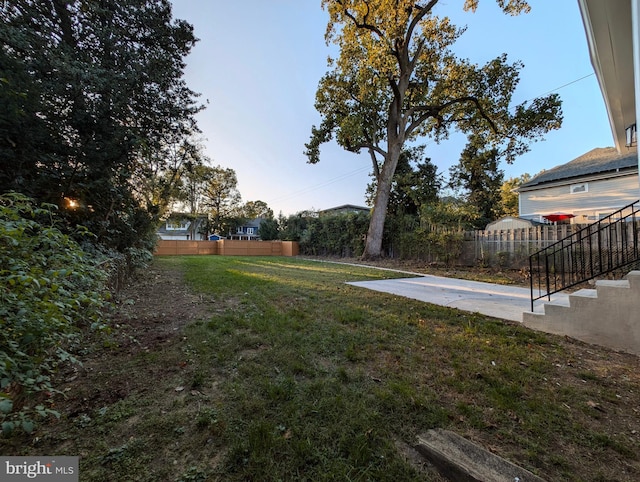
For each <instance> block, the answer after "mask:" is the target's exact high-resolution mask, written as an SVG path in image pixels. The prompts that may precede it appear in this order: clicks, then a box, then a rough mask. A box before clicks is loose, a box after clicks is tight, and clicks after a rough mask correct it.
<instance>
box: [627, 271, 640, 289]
mask: <svg viewBox="0 0 640 482" xmlns="http://www.w3.org/2000/svg"><path fill="white" fill-rule="evenodd" d="M626 278H627V281H628V282H629V287H630V288H631V289H632V290H634V291H636V292H638V293H640V271H631V272H630V273H629V274H628V275H627V276H626Z"/></svg>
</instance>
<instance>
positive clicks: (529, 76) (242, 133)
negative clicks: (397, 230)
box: [172, 0, 613, 215]
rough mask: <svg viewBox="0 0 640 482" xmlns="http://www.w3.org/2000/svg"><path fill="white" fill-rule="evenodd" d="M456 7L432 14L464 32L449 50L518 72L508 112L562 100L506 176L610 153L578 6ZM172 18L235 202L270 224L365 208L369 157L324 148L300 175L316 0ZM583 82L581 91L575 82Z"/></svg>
mask: <svg viewBox="0 0 640 482" xmlns="http://www.w3.org/2000/svg"><path fill="white" fill-rule="evenodd" d="M463 3H464V2H463V0H443V1H441V2H440V4H438V6H437V7H436V11H437V12H438V14H440V15H447V16H449V17H450V18H451V19H452V21H453V23H454V24H456V25H458V26H463V25H467V27H468V30H467V32H466V33H465V34H464V35H463V36H462V37H461V39H460V40H459V41H458V42H457V44H456V45H455V47H454V51H455V52H456V53H457V54H458V55H459V56H460V57H463V58H468V59H469V60H471V61H472V62H475V63H479V64H483V63H485V62H486V61H488V60H490V59H492V58H495V57H496V56H498V55H500V54H502V53H507V55H508V58H509V60H510V61H516V60H520V61H522V62H523V63H524V65H525V67H524V69H523V70H522V71H521V74H520V84H519V86H518V89H517V91H516V93H515V95H514V101H515V102H516V103H520V102H522V101H525V100H530V99H533V98H535V97H537V96H541V95H544V94H547V93H549V92H551V91H554V92H557V93H558V94H560V97H561V98H562V101H563V112H564V122H563V127H562V128H561V129H560V130H557V131H553V132H551V133H549V134H547V136H546V137H545V140H544V141H540V142H537V143H534V144H533V145H532V147H531V151H530V152H529V153H527V154H525V155H524V156H521V157H520V158H518V159H517V160H516V161H515V163H513V164H512V165H506V164H503V165H502V169H503V170H504V171H505V177H506V178H508V177H515V176H520V175H521V174H523V173H525V172H526V173H529V174H536V173H538V172H540V171H541V170H542V169H549V168H552V167H554V166H557V165H559V164H564V163H565V162H568V161H570V160H572V159H574V158H576V157H578V156H580V155H582V154H584V153H585V152H587V151H589V150H591V149H593V148H595V147H607V146H613V138H612V135H611V130H610V128H609V122H608V119H607V115H606V111H605V108H604V102H603V99H602V94H601V93H600V89H599V87H598V83H597V80H596V78H595V76H594V75H593V68H592V66H591V63H590V60H589V53H588V48H587V42H586V38H585V33H584V27H583V25H582V20H581V17H580V12H579V10H578V5H577V1H576V0H562V1H554V2H552V1H549V0H530V1H529V3H530V5H531V7H532V10H531V13H529V14H527V15H521V16H519V17H510V16H507V15H504V14H503V13H502V12H501V11H500V10H499V9H498V8H497V6H496V2H495V0H481V1H480V5H479V8H478V11H477V12H476V13H475V14H472V13H466V12H463V10H462V5H463ZM172 4H173V9H174V17H176V18H181V19H185V20H187V21H188V22H189V23H191V24H192V25H193V26H194V28H195V34H196V37H198V38H199V39H200V41H199V42H198V43H197V44H196V46H195V47H194V49H193V51H192V53H191V55H189V57H188V58H187V69H186V73H185V75H186V81H187V84H188V85H189V87H191V88H192V89H193V90H194V91H196V92H199V93H200V94H201V100H202V101H208V105H207V108H206V109H205V111H203V112H202V113H200V114H199V116H198V122H199V126H200V128H201V130H202V136H203V144H204V147H205V149H204V151H205V153H206V155H207V156H208V157H209V158H210V159H211V161H212V164H213V165H221V166H223V167H230V168H232V169H234V170H235V171H236V174H237V176H238V189H239V190H240V193H241V194H242V198H243V201H256V200H261V201H265V202H267V204H268V205H269V207H271V208H272V209H273V211H274V213H275V214H276V215H277V214H278V213H280V212H282V213H283V214H285V215H289V214H293V213H296V212H298V211H302V210H306V209H325V208H329V207H332V206H338V205H342V204H357V205H365V199H364V193H365V188H366V186H367V184H368V183H369V182H370V177H369V173H370V172H371V161H370V158H369V156H368V155H366V154H362V155H356V154H352V153H349V152H346V151H344V150H342V149H341V148H339V147H338V146H337V145H335V144H333V143H331V144H327V145H325V146H323V149H322V151H321V161H320V163H319V164H316V165H311V164H307V159H306V157H305V156H304V144H305V143H306V142H307V141H308V140H309V136H310V133H311V126H312V125H314V124H315V125H317V124H319V122H320V116H319V114H318V113H317V111H316V110H315V108H314V106H313V105H314V99H315V92H316V88H317V86H318V82H319V80H320V78H321V77H322V76H323V75H324V73H325V72H326V71H327V57H328V56H329V55H330V54H331V53H332V52H333V53H334V54H335V50H333V48H332V47H328V46H327V45H326V44H325V41H324V32H325V28H326V24H327V13H326V12H325V11H323V10H322V9H321V8H320V0H244V1H243V2H233V1H228V0H172ZM579 79H582V80H579ZM422 143H425V144H427V150H426V152H427V155H428V156H430V157H431V159H432V162H434V164H435V165H436V166H438V169H439V171H440V172H442V173H444V174H447V173H448V171H449V167H450V166H451V165H453V164H455V163H456V162H457V160H458V158H459V154H460V151H461V150H462V148H463V147H464V144H465V138H464V137H461V136H452V137H451V138H450V139H449V140H448V141H445V142H443V143H442V144H440V145H437V144H435V143H433V142H430V141H429V140H428V139H425V140H424V142H422Z"/></svg>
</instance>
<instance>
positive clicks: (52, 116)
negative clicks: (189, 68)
mask: <svg viewBox="0 0 640 482" xmlns="http://www.w3.org/2000/svg"><path fill="white" fill-rule="evenodd" d="M0 13H1V17H2V21H1V22H0V45H2V47H1V48H0V72H2V75H1V78H0V162H1V163H2V170H1V171H0V191H1V192H7V191H19V192H22V193H25V194H27V195H29V196H31V197H33V198H35V199H36V200H39V201H46V202H50V203H53V204H56V205H58V206H60V207H61V208H62V210H61V213H62V214H63V215H64V216H65V217H66V219H67V221H68V223H69V224H70V225H74V224H76V223H81V224H84V225H85V226H87V227H88V228H89V229H90V230H91V231H92V232H94V233H95V234H96V235H97V236H98V239H99V241H100V242H101V243H104V244H105V245H107V246H109V247H112V248H116V249H125V248H127V247H129V246H133V245H135V244H137V243H140V242H141V240H145V235H149V234H150V233H152V232H153V231H155V224H154V221H155V220H156V219H157V217H158V216H159V215H160V214H161V211H162V208H163V206H162V203H163V202H164V200H165V199H166V197H167V195H168V193H171V192H173V189H174V187H175V184H176V183H177V182H178V178H177V176H176V172H177V169H178V168H179V167H180V165H181V164H182V163H183V162H186V161H188V158H189V145H188V144H189V143H188V136H190V135H191V134H193V133H194V132H197V126H196V122H195V119H194V115H195V114H196V113H197V112H198V111H199V110H200V108H201V106H199V105H198V104H197V103H196V97H197V95H196V94H195V93H194V92H192V91H191V90H190V89H189V88H188V87H187V86H186V85H185V82H184V80H183V79H182V75H183V69H184V67H185V63H184V58H185V56H186V55H187V54H188V53H189V51H190V50H191V48H192V46H193V45H194V43H195V42H196V38H195V37H194V34H193V28H192V27H191V25H189V24H188V23H186V22H184V21H181V20H174V19H173V18H172V13H171V4H170V2H169V1H168V0H122V1H118V2H113V1H104V0H49V1H44V2H43V1H36V0H15V1H12V2H4V3H3V5H2V7H0ZM154 190H155V191H154ZM153 192H155V193H156V194H157V195H153V194H152V193H153ZM146 238H148V240H150V239H151V237H150V236H146Z"/></svg>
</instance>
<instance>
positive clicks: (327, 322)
mask: <svg viewBox="0 0 640 482" xmlns="http://www.w3.org/2000/svg"><path fill="white" fill-rule="evenodd" d="M393 276H394V274H393V273H392V272H389V271H379V270H375V269H369V268H363V267H355V266H343V265H338V264H329V263H319V262H314V261H304V260H301V259H296V258H248V257H221V256H200V257H195V256H194V257H171V258H159V259H156V260H154V263H153V265H152V266H151V267H150V269H149V270H147V271H146V272H145V273H143V274H142V277H141V278H140V279H139V280H138V281H137V284H136V285H134V286H132V288H131V289H130V290H129V291H127V292H126V293H125V296H124V298H123V299H122V300H121V302H120V304H119V305H118V307H117V310H116V312H115V313H114V315H113V317H114V321H113V322H114V329H113V334H112V335H111V337H110V338H108V339H106V340H104V339H101V340H96V341H95V343H94V344H93V345H91V346H87V347H86V352H85V353H83V354H81V357H82V358H83V359H85V360H86V362H85V365H84V366H83V367H82V368H80V369H75V370H67V371H65V372H64V373H61V374H60V380H59V384H60V387H61V390H62V391H63V393H64V394H65V397H64V398H62V397H59V399H58V401H57V406H56V407H55V408H57V409H58V410H59V411H60V412H61V413H62V416H61V418H60V419H59V420H52V421H50V422H48V423H46V424H43V425H41V426H40V427H39V428H38V430H37V431H36V433H34V434H32V435H30V436H26V435H25V436H18V437H14V438H12V439H5V440H1V441H0V449H1V450H2V453H3V454H5V455H10V454H11V455H18V454H20V455H79V456H81V470H80V480H81V481H129V480H140V481H207V480H216V481H217V480H219V481H235V480H237V481H247V480H254V481H276V480H295V481H298V480H309V481H321V480H331V481H365V480H372V481H385V480H389V481H394V482H400V481H412V480H416V481H417V480H440V479H439V478H438V476H437V475H435V474H434V473H432V472H431V471H430V470H429V469H428V467H427V468H425V467H423V466H422V465H421V464H419V463H417V462H416V461H415V460H414V459H413V458H412V450H411V445H412V444H414V442H415V437H416V435H417V434H419V433H421V432H423V431H426V430H428V429H430V428H435V427H442V428H447V429H449V430H453V431H455V432H457V433H458V434H460V435H463V436H465V437H467V438H469V439H471V440H473V441H475V442H477V443H479V444H481V445H482V446H484V447H485V448H487V449H489V450H491V451H493V452H495V453H497V454H499V455H501V456H503V457H505V458H507V459H509V460H511V461H512V462H514V463H516V464H518V465H521V466H522V467H524V468H526V469H528V470H530V471H532V472H534V473H536V474H537V475H539V476H541V477H543V478H545V479H547V480H550V481H551V480H558V481H560V480H589V481H591V480H603V481H604V480H620V481H631V480H640V459H639V455H638V454H640V402H639V399H640V398H639V397H640V361H639V359H638V357H635V356H631V355H625V354H621V353H616V352H613V351H610V350H606V349H603V348H599V347H594V346H591V345H587V344H584V343H580V342H577V341H574V340H568V339H565V338H563V337H557V336H552V335H545V334H540V333H537V332H534V331H530V330H528V329H525V328H522V327H520V326H518V325H517V324H515V323H510V322H504V321H501V320H496V319H492V318H488V317H484V316H481V315H477V314H470V313H466V312H462V311H457V310H452V309H448V308H444V307H439V306H433V305H428V304H425V303H421V302H418V301H414V300H409V299H404V298H400V297H397V296H393V295H387V294H382V293H377V292H373V291H369V290H365V289H362V288H356V287H352V286H350V285H347V284H345V281H358V280H366V279H381V278H388V277H393ZM398 276H402V277H404V276H406V275H398Z"/></svg>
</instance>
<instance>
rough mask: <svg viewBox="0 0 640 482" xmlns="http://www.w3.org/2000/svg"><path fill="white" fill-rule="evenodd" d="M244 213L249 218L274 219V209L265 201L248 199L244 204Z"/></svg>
mask: <svg viewBox="0 0 640 482" xmlns="http://www.w3.org/2000/svg"><path fill="white" fill-rule="evenodd" d="M242 213H243V214H244V216H245V217H246V218H247V219H256V218H262V219H273V209H271V208H270V207H269V205H268V204H267V203H266V202H264V201H247V202H246V203H245V204H244V206H242Z"/></svg>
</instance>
